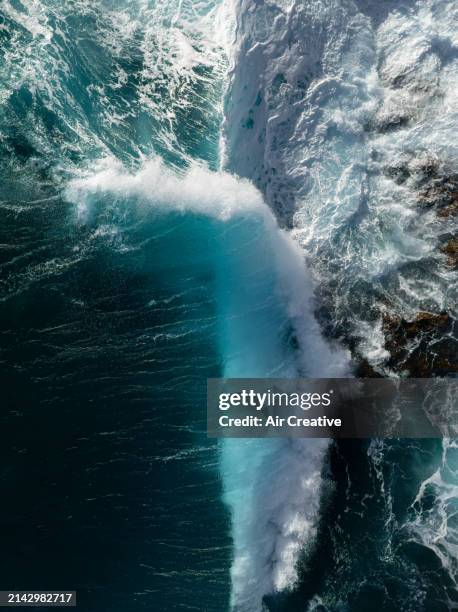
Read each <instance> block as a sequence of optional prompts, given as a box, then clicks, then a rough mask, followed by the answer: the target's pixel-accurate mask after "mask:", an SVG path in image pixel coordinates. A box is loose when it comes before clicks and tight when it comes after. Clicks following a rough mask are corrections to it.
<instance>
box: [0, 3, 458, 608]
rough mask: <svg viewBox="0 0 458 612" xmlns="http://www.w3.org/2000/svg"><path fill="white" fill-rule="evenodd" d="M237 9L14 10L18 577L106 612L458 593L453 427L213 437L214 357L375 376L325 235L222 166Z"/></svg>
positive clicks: (422, 601)
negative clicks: (331, 292)
mask: <svg viewBox="0 0 458 612" xmlns="http://www.w3.org/2000/svg"><path fill="white" fill-rule="evenodd" d="M217 9H218V6H217V5H216V4H215V3H213V2H211V1H206V0H203V1H202V2H194V1H189V0H188V1H186V0H183V1H182V2H179V3H170V2H165V1H164V2H161V1H157V2H153V1H150V0H131V1H129V0H123V1H108V0H104V1H100V2H92V1H85V0H70V1H69V2H66V3H65V5H63V4H62V3H61V2H54V1H53V0H46V1H45V0H36V1H32V0H27V1H26V0H22V1H19V0H8V1H6V2H5V3H4V5H3V6H2V8H1V10H0V50H1V54H2V62H1V67H0V104H1V114H0V179H1V181H2V193H1V199H0V208H1V211H2V215H3V223H2V226H1V228H0V244H1V249H0V265H1V271H2V275H1V297H0V315H1V317H0V318H1V328H0V331H1V338H2V341H1V349H0V351H1V352H0V361H1V365H2V367H1V374H0V376H1V381H2V389H3V391H4V394H3V397H4V402H3V404H4V410H3V411H2V415H1V421H2V443H1V445H0V448H1V453H2V462H1V465H2V474H1V481H0V482H1V486H2V490H3V495H2V499H3V502H2V508H1V510H0V525H1V529H2V546H3V548H2V550H3V554H2V566H1V569H2V572H1V573H2V578H1V583H2V585H3V586H2V588H4V589H11V588H17V589H27V588H31V589H33V588H35V589H36V588H39V589H42V590H43V589H59V588H61V589H69V588H71V589H76V590H77V591H78V602H79V603H78V605H79V606H80V608H81V609H82V610H84V611H85V612H100V611H101V610H104V611H107V612H117V611H119V612H130V611H132V612H134V611H136V610H158V611H165V610H167V611H168V610H197V611H199V612H212V611H215V612H221V611H222V610H229V609H232V610H236V611H237V612H258V611H260V610H261V609H262V606H263V601H264V605H265V606H267V607H268V609H270V610H283V611H285V612H291V611H293V610H320V611H323V610H330V611H331V610H332V611H333V612H340V611H344V610H345V611H348V612H350V611H351V612H365V611H366V610H368V609H369V608H371V607H372V606H373V605H378V607H379V608H380V609H381V610H386V611H392V612H394V611H396V610H400V609H402V610H409V611H412V612H414V611H415V612H417V611H418V610H425V611H427V612H429V611H431V612H432V611H436V610H437V611H439V610H448V609H452V608H453V606H455V604H456V601H457V597H456V584H455V579H456V550H455V541H454V537H455V530H454V516H455V515H454V512H455V508H456V495H455V492H456V488H455V487H456V478H455V476H456V474H455V472H454V468H453V466H454V465H456V456H455V455H456V448H455V446H454V444H453V443H450V444H448V445H445V446H443V445H442V444H441V443H440V442H439V441H428V442H422V443H419V442H415V441H413V442H409V443H408V444H405V443H403V442H402V441H400V442H397V441H395V442H392V443H389V444H383V443H380V442H377V441H372V442H370V441H364V442H351V443H350V442H348V443H339V444H338V445H337V444H333V445H330V444H329V443H328V441H325V440H318V441H303V440H297V441H294V442H292V441H289V440H271V441H263V440H249V441H247V440H228V441H225V442H224V444H221V445H217V444H216V443H215V442H214V441H210V440H208V439H207V437H206V433H205V426H206V414H205V396H206V379H207V378H208V377H213V376H221V375H225V376H277V377H282V376H285V377H288V376H297V375H305V376H307V375H310V376H320V375H326V376H349V375H351V372H352V364H351V360H350V357H349V354H348V351H347V350H346V349H345V347H343V346H339V345H337V344H335V343H332V342H331V341H328V340H325V339H324V338H323V335H322V333H321V330H320V328H319V326H318V324H317V322H316V319H315V316H314V308H315V307H316V305H317V304H316V303H315V302H314V298H313V295H314V282H313V281H312V278H311V274H310V273H309V272H308V271H307V269H306V267H305V265H304V261H303V252H302V251H301V249H300V248H299V247H298V245H297V244H296V243H295V242H293V240H292V238H291V236H290V234H288V233H287V232H286V231H284V230H280V229H279V226H278V224H277V219H276V217H275V216H274V214H273V213H272V212H271V210H270V209H269V207H268V206H267V204H266V203H265V201H264V198H263V196H262V195H261V193H260V192H259V191H258V190H257V189H255V187H254V186H253V185H252V184H251V183H250V182H249V181H248V180H242V179H239V178H236V177H235V176H232V175H231V174H230V173H229V172H228V171H226V172H225V171H223V170H221V166H222V165H224V164H223V159H222V157H223V155H222V152H224V159H225V160H226V161H225V163H226V166H225V167H227V170H229V169H234V168H233V166H234V164H235V162H234V157H236V153H235V149H236V146H235V145H234V147H233V149H231V148H230V147H231V138H230V133H231V129H233V131H234V134H236V133H237V134H238V128H239V126H238V124H236V122H235V120H233V122H232V124H231V123H228V120H227V118H226V123H225V124H224V126H223V121H224V116H223V108H224V98H225V96H226V107H228V108H229V107H230V104H229V101H228V99H227V96H228V93H227V89H226V88H227V86H228V80H229V77H228V74H227V70H228V67H229V66H230V64H231V61H234V58H232V59H231V57H230V44H229V41H230V39H231V36H230V32H229V30H230V27H229V26H230V24H231V20H232V19H233V18H234V11H235V12H237V10H236V9H237V7H236V6H235V5H234V7H232V8H231V6H230V5H229V4H224V5H223V9H225V11H226V12H218V11H217ZM268 25H269V23H268V21H266V23H265V24H264V26H263V27H264V28H265V30H266V31H267V30H268ZM262 29H263V28H261V30H262ZM259 35H260V36H261V33H259ZM247 65H249V63H248V64H247ZM242 68H243V66H242ZM242 72H243V71H242ZM231 74H232V75H233V74H234V67H233V66H232V73H231ZM257 76H258V77H260V76H261V75H260V74H258V75H257ZM241 99H242V98H241ZM260 100H261V99H260ZM296 101H297V100H296ZM257 107H261V108H262V107H263V106H262V104H261V101H260V102H259V104H258V105H257ZM229 115H230V113H229ZM243 125H244V126H245V127H244V128H243V129H245V130H250V129H252V127H253V126H251V127H249V126H250V125H251V124H250V123H246V121H244V123H243ZM231 126H232V127H231ZM247 126H248V127H247ZM250 133H254V132H250ZM223 134H225V135H226V142H225V143H224V142H223V141H222V135H223ZM228 135H229V136H228ZM246 142H247V143H249V142H250V139H247V140H246ZM257 142H258V145H259V143H260V142H261V140H258V141H257ZM272 144H274V143H272ZM258 145H256V146H258ZM240 160H242V155H240ZM244 164H245V166H244ZM235 165H236V164H235ZM243 166H244V167H245V169H247V168H248V166H249V165H247V162H246V161H245V162H243V161H242V162H240V167H243ZM239 169H240V168H238V170H239ZM256 171H258V169H257V168H256ZM244 173H245V172H240V174H244ZM250 178H255V177H254V176H253V177H250ZM279 180H280V179H279ZM322 222H323V219H321V220H320V223H322ZM350 238H351V236H350ZM339 245H340V243H339ZM347 246H348V249H349V250H348V252H349V253H350V254H351V248H350V247H351V246H352V245H351V244H347ZM328 247H329V248H332V245H331V246H330V245H328ZM340 248H341V247H340V246H339V249H340ZM320 265H321V262H320ZM333 265H334V264H333ZM367 282H368V284H370V281H369V279H368V281H367ZM331 286H332V285H331ZM342 286H343V287H345V288H346V287H347V286H348V283H347V281H346V279H345V278H344V279H342ZM345 290H347V289H345ZM367 295H368V296H370V295H371V290H368V291H367ZM367 299H370V297H368V298H367ZM356 301H357V300H356ZM363 302H364V301H363ZM363 308H364V303H363ZM328 314H329V313H328ZM330 316H331V315H330ZM340 323H341V322H340ZM335 324H336V325H338V322H335ZM338 335H339V334H338ZM422 483H423V484H422ZM437 533H439V534H441V537H440V538H439V539H437Z"/></svg>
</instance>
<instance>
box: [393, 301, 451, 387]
mask: <svg viewBox="0 0 458 612" xmlns="http://www.w3.org/2000/svg"><path fill="white" fill-rule="evenodd" d="M455 324H456V322H455V320H454V319H453V317H451V316H450V315H449V314H448V313H446V312H442V313H439V314H433V313H429V312H420V313H418V315H417V316H416V317H415V318H414V319H413V320H411V321H407V320H405V319H402V318H401V317H396V316H393V315H390V314H386V313H385V314H384V316H383V330H384V333H385V348H386V350H387V351H388V352H389V354H390V357H389V359H388V363H387V366H388V367H389V368H390V369H394V370H396V371H398V372H402V373H404V374H405V375H406V376H410V377H414V378H428V377H431V376H447V375H450V374H452V373H456V372H458V342H457V340H456V338H454V337H453V335H452V333H453V331H454V327H455Z"/></svg>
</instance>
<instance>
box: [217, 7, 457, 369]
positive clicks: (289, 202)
mask: <svg viewBox="0 0 458 612" xmlns="http://www.w3.org/2000/svg"><path fill="white" fill-rule="evenodd" d="M234 13H235V15H236V26H235V27H234V32H235V37H236V44H235V51H234V53H233V61H232V64H233V70H232V73H231V84H230V87H229V91H228V100H227V108H226V131H225V139H226V146H225V152H226V163H227V167H229V168H230V169H231V170H233V171H235V172H237V173H238V174H240V175H242V176H247V177H250V178H252V179H253V180H254V182H255V184H256V185H257V186H259V187H260V189H261V191H262V192H263V193H264V194H265V197H266V200H267V202H268V203H269V205H270V206H271V207H272V208H273V209H274V210H275V211H276V214H277V216H278V218H279V219H280V222H282V223H287V224H289V225H291V226H293V227H294V230H293V231H294V233H295V236H296V237H297V239H298V241H299V242H300V244H301V245H302V246H303V248H304V251H305V252H306V254H307V255H308V258H309V260H310V261H311V263H312V265H313V266H314V268H315V273H316V274H317V276H318V277H319V278H320V280H321V281H323V283H324V284H326V283H329V284H332V285H333V286H338V287H339V292H334V293H333V304H332V307H333V308H334V309H335V310H334V311H333V312H332V316H333V318H334V319H335V320H344V321H345V322H346V324H347V326H348V330H349V331H350V332H351V333H352V334H354V335H356V336H359V337H361V338H363V337H364V333H365V332H364V325H363V324H364V323H365V322H366V321H367V319H366V317H367V314H368V312H369V311H368V309H367V308H366V307H365V306H363V307H362V308H361V307H359V305H358V301H357V300H356V299H355V296H356V295H357V294H358V293H359V291H360V290H359V289H358V288H357V287H358V284H359V285H360V286H361V285H362V284H365V286H366V287H368V286H372V287H374V288H377V289H380V287H381V285H382V284H383V291H385V292H386V293H387V297H388V298H389V300H391V301H392V302H393V303H394V304H395V306H396V308H397V309H399V311H400V312H401V313H402V314H403V316H405V317H406V318H409V317H411V316H414V315H415V313H416V312H418V310H420V309H423V310H427V309H432V310H434V309H436V308H449V309H452V310H454V309H455V305H456V300H457V295H456V292H455V291H454V290H453V289H452V290H451V285H450V278H449V276H450V275H449V274H448V273H447V272H444V271H443V270H442V268H443V265H441V261H442V259H443V255H442V254H441V252H440V250H439V248H438V242H439V239H440V236H441V235H443V234H444V232H445V231H449V232H452V231H454V226H455V229H456V223H455V222H454V220H453V218H452V217H449V218H447V219H446V220H445V221H444V220H441V219H439V218H438V217H437V216H436V215H435V213H434V212H433V211H430V212H428V211H426V210H425V208H424V207H423V208H421V207H419V205H418V197H419V189H418V182H419V177H420V176H421V175H422V172H423V170H422V168H424V167H425V166H427V165H428V164H431V163H432V164H435V165H436V168H437V173H438V174H439V175H442V176H450V175H454V174H455V175H456V174H457V172H458V148H457V141H456V138H455V136H454V134H455V132H456V126H457V122H458V95H457V92H458V82H457V76H456V75H457V74H458V39H457V34H456V32H457V31H458V9H457V6H456V3H454V2H449V1H444V0H427V1H425V2H419V1H416V0H408V1H405V2H401V3H399V2H395V1H393V2H386V3H383V4H382V3H377V2H365V1H364V0H358V1H355V2H340V1H338V0H312V1H311V2H306V3H304V2H298V1H294V0H291V1H290V2H284V1H278V0H273V1H272V2H268V3H261V4H256V5H255V3H254V2H253V1H252V0H237V1H235V2H234ZM403 168H404V170H405V171H406V175H405V177H404V179H403V180H394V179H393V174H392V172H394V173H396V171H397V170H396V169H401V171H402V169H403ZM441 258H442V259H441ZM421 260H429V261H430V262H431V263H432V265H431V264H430V265H429V267H428V269H429V270H430V274H429V278H428V279H427V281H428V284H429V286H428V290H419V291H414V293H412V292H411V291H410V292H409V293H405V291H404V289H405V288H406V287H409V286H410V287H411V285H412V283H415V282H416V280H418V276H419V275H418V274H415V268H414V264H415V263H416V262H419V261H421ZM441 270H442V271H441ZM423 276H425V275H423ZM388 278H389V279H390V286H389V288H387V287H386V284H387V282H385V280H386V279H388ZM424 280H426V279H424ZM455 286H456V276H455ZM371 324H372V320H371ZM380 337H382V336H380ZM359 348H360V350H361V352H362V353H363V354H364V353H365V352H366V346H365V344H364V342H362V343H361V345H360V347H359ZM369 351H370V354H371V356H372V357H375V362H377V361H383V355H384V351H383V344H381V345H380V346H379V347H378V348H377V349H375V350H374V347H371V348H370V349H369ZM366 356H367V357H369V353H366ZM376 356H378V357H376Z"/></svg>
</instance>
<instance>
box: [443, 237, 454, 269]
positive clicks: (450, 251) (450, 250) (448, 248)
mask: <svg viewBox="0 0 458 612" xmlns="http://www.w3.org/2000/svg"><path fill="white" fill-rule="evenodd" d="M441 251H442V253H444V254H445V255H447V256H448V258H447V263H448V265H449V266H452V267H453V268H457V267H458V237H456V236H455V237H454V238H452V239H451V240H449V241H448V242H447V243H446V244H444V245H443V246H442V247H441Z"/></svg>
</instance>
